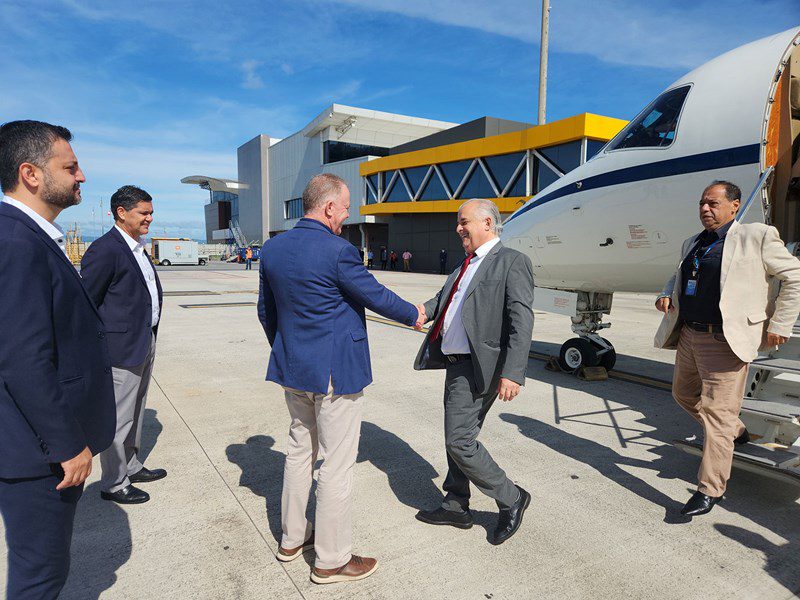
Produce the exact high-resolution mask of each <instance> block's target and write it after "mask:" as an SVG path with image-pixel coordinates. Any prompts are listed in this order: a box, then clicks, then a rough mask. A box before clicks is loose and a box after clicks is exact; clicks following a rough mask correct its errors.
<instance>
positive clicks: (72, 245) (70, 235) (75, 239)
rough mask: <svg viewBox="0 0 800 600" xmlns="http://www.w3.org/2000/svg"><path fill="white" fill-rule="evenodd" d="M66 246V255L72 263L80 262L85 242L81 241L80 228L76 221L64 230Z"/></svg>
mask: <svg viewBox="0 0 800 600" xmlns="http://www.w3.org/2000/svg"><path fill="white" fill-rule="evenodd" d="M65 239H66V248H67V256H68V257H69V260H70V262H72V264H73V265H77V264H80V262H81V259H82V258H83V254H84V252H86V242H84V241H83V236H82V235H81V228H80V226H79V225H78V224H77V223H74V224H73V225H72V227H71V228H70V229H67V232H66V237H65Z"/></svg>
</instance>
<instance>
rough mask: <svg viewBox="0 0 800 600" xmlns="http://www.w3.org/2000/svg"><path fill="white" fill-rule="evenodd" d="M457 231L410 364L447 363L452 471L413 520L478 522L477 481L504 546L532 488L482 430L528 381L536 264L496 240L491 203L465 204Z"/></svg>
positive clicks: (447, 443)
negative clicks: (492, 412) (455, 261)
mask: <svg viewBox="0 0 800 600" xmlns="http://www.w3.org/2000/svg"><path fill="white" fill-rule="evenodd" d="M456 231H457V232H458V234H459V236H460V237H461V240H462V244H463V246H464V251H465V252H466V254H467V256H466V258H465V259H464V261H463V262H462V263H461V265H460V267H459V269H457V270H455V271H453V272H452V273H451V274H450V276H449V277H448V278H447V281H446V282H445V284H444V287H442V289H441V290H440V291H439V293H438V294H436V296H434V297H433V298H431V299H430V300H428V301H427V302H426V303H425V304H424V305H421V306H420V307H419V309H420V312H424V313H425V315H426V321H433V325H432V326H431V328H430V329H429V330H428V334H427V336H426V337H425V341H424V342H423V344H422V347H421V348H420V351H419V354H418V355H417V359H416V361H415V362H414V369H416V370H418V371H419V370H424V369H446V372H445V380H444V438H445V448H446V450H447V467H448V469H447V477H446V478H445V480H444V491H445V493H446V495H445V497H444V500H443V501H442V503H441V504H440V506H438V507H436V508H433V509H431V510H422V511H420V512H419V513H417V519H419V520H420V521H423V522H424V523H430V524H432V525H451V526H453V527H458V528H460V529H468V528H470V527H472V524H473V520H472V513H470V510H469V499H470V483H472V484H473V485H474V486H475V487H477V488H478V489H479V490H480V491H481V492H483V493H484V494H486V495H487V496H489V497H491V498H493V499H494V500H495V502H496V503H497V506H498V508H499V510H500V512H499V518H498V521H497V526H496V527H495V531H494V537H493V538H492V540H491V541H492V543H493V544H502V543H503V542H505V541H506V540H507V539H508V538H510V537H511V536H512V535H514V534H515V533H516V532H517V530H518V529H519V527H520V525H521V523H522V517H523V514H524V513H525V510H526V509H527V508H528V505H529V504H530V501H531V495H530V494H529V493H528V492H527V491H525V490H524V489H523V488H522V487H520V486H518V485H515V484H514V482H513V481H511V479H509V478H508V476H507V475H506V474H505V472H504V471H503V469H501V468H500V466H499V465H498V464H497V463H496V462H495V461H494V459H493V458H492V457H491V456H490V455H489V452H488V451H487V450H486V448H485V447H484V446H483V444H481V443H480V442H479V441H478V434H479V433H480V431H481V428H482V427H483V422H484V420H485V419H486V414H487V413H488V412H489V409H490V408H491V407H492V404H493V403H494V401H495V400H496V399H497V398H500V399H501V400H503V401H504V402H507V401H510V400H513V399H514V398H516V397H517V395H518V394H519V391H520V386H523V385H525V373H526V371H527V368H528V355H529V354H530V349H531V337H532V333H533V309H532V303H533V267H532V266H531V261H530V259H529V258H528V257H527V256H525V255H524V254H522V253H521V252H518V251H516V250H512V249H511V248H506V247H505V246H503V244H502V243H501V242H500V238H498V237H497V236H498V235H499V234H500V232H501V231H502V225H501V224H500V211H499V210H498V208H497V205H496V204H495V203H494V202H492V201H490V200H483V199H474V200H469V201H467V202H465V203H464V204H462V205H461V208H460V209H459V210H458V221H457V227H456ZM483 283H487V285H482V284H483Z"/></svg>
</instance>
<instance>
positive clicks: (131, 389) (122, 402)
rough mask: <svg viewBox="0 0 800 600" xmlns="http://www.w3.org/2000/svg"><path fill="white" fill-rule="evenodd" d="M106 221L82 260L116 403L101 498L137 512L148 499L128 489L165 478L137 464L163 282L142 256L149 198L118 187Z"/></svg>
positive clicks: (102, 460) (149, 220) (150, 208)
mask: <svg viewBox="0 0 800 600" xmlns="http://www.w3.org/2000/svg"><path fill="white" fill-rule="evenodd" d="M111 214H113V215H114V227H112V228H111V229H110V230H109V231H108V233H106V234H105V235H103V236H102V237H100V238H99V239H97V240H96V241H95V242H93V243H92V245H91V246H89V248H88V249H87V250H86V254H84V256H83V259H82V260H81V276H82V277H83V283H84V284H85V285H86V288H87V289H88V290H89V295H90V296H91V297H92V300H94V302H95V304H96V305H97V307H98V309H99V311H100V316H101V317H103V322H104V323H105V324H106V332H107V336H108V350H109V352H110V353H111V364H112V365H113V366H114V368H113V375H114V395H115V397H116V401H117V432H116V434H115V435H114V443H112V444H111V447H110V448H108V449H107V450H105V451H104V452H103V453H102V454H101V455H100V466H101V467H102V469H103V476H102V478H101V479H100V497H101V498H103V500H111V501H113V502H117V503H119V504H141V503H142V502H147V501H148V500H149V499H150V495H149V494H148V493H147V492H145V491H144V490H141V489H139V488H137V487H136V486H134V485H133V484H134V483H149V482H151V481H156V480H158V479H162V478H164V477H166V476H167V472H166V471H165V470H164V469H148V468H146V467H145V466H144V465H143V464H142V463H141V462H140V461H139V458H138V456H137V454H138V452H139V447H140V446H141V440H142V422H143V420H144V409H145V405H146V403H147V389H148V386H149V385H150V378H151V375H152V373H153V361H154V360H155V353H156V334H157V333H158V323H159V319H160V318H161V303H162V302H161V301H162V291H161V282H160V281H159V279H158V275H157V274H156V270H155V267H154V266H153V261H151V260H150V256H149V255H148V254H147V251H146V250H145V249H144V240H145V236H146V235H147V233H148V231H149V230H150V224H151V223H152V222H153V198H152V197H151V196H150V194H148V193H147V192H145V191H144V190H142V189H140V188H137V187H135V186H132V185H125V186H122V187H121V188H119V189H118V190H117V191H116V192H114V193H113V194H112V196H111Z"/></svg>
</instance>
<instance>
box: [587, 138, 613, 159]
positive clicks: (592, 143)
mask: <svg viewBox="0 0 800 600" xmlns="http://www.w3.org/2000/svg"><path fill="white" fill-rule="evenodd" d="M607 143H608V142H598V141H597V140H586V160H589V159H590V158H593V157H594V156H596V155H597V153H598V152H600V150H602V149H603V146H605V145H606V144H607Z"/></svg>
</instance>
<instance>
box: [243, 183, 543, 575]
mask: <svg viewBox="0 0 800 600" xmlns="http://www.w3.org/2000/svg"><path fill="white" fill-rule="evenodd" d="M349 208H350V193H349V190H348V189H347V185H346V184H345V182H344V181H343V180H342V179H341V178H339V177H337V176H335V175H332V174H330V173H324V174H321V175H317V176H315V177H314V178H312V179H311V181H310V182H309V184H308V186H307V187H306V190H305V191H304V192H303V209H304V217H303V218H302V219H300V221H299V222H298V223H297V225H296V226H295V227H294V228H293V229H292V230H290V231H288V232H286V233H283V234H281V235H279V236H277V237H275V238H271V239H270V240H268V241H267V242H266V243H265V244H264V246H263V247H262V250H261V265H260V275H261V279H260V281H261V284H260V290H259V303H258V312H259V318H260V320H261V323H262V325H263V327H264V331H265V333H266V335H267V339H268V340H269V343H270V345H271V346H272V352H271V355H270V361H269V368H268V371H267V380H269V381H274V382H276V383H278V384H280V385H281V386H283V388H284V391H285V397H286V403H287V406H288V409H289V413H290V414H291V416H292V424H291V427H290V430H289V446H288V452H287V457H286V467H285V473H284V487H283V498H282V502H281V505H282V506H283V507H284V514H283V515H282V525H283V536H282V538H281V546H280V548H279V550H278V554H277V558H278V559H279V560H281V561H289V560H294V559H295V558H298V557H299V556H300V555H301V554H302V553H303V551H304V548H308V547H310V546H311V545H313V547H314V550H315V553H316V559H315V561H314V566H313V568H312V571H311V580H312V581H314V582H315V583H321V584H324V583H335V582H339V581H355V580H359V579H363V578H364V577H368V576H369V575H371V574H372V573H373V572H374V571H375V569H376V568H377V564H378V563H377V560H376V559H374V558H367V557H363V556H357V555H354V554H352V547H351V513H350V506H351V503H350V502H349V500H347V499H348V498H349V496H350V493H351V489H352V486H351V484H350V482H351V475H350V474H351V473H352V467H353V465H354V464H355V461H356V457H357V454H358V442H359V437H360V429H361V427H360V423H361V407H362V399H363V396H364V390H365V388H366V387H367V386H368V385H369V384H370V383H371V382H372V371H371V366H370V360H369V344H368V339H367V331H366V328H365V326H364V325H365V315H364V310H365V308H368V309H370V310H371V311H374V312H376V313H378V314H380V315H382V316H384V317H387V318H389V319H392V320H395V321H398V322H401V323H404V324H406V325H409V326H414V327H415V328H416V329H417V330H421V329H422V327H423V325H425V324H426V323H429V322H432V325H431V326H430V328H429V330H428V332H427V334H426V335H425V339H424V341H423V343H422V346H421V348H420V350H419V353H418V355H417V357H416V359H415V361H414V369H415V370H423V369H444V370H445V372H446V375H445V386H444V406H445V408H444V410H445V446H446V450H447V464H448V474H447V478H446V479H445V483H444V491H445V496H444V498H443V500H442V503H441V504H440V505H439V506H438V507H432V509H431V510H427V511H420V512H419V513H418V514H417V515H416V516H417V519H419V520H420V521H423V522H425V523H430V524H434V525H450V526H454V527H458V528H462V529H466V528H469V527H471V526H472V524H473V521H472V514H471V513H470V510H469V498H470V483H473V484H474V485H475V486H476V487H477V488H478V489H480V490H481V491H482V492H483V493H485V494H487V495H488V496H490V497H492V498H494V499H495V501H496V502H497V505H498V508H499V518H498V521H497V527H496V529H495V534H494V537H493V543H495V544H500V543H503V542H504V541H505V540H507V539H508V538H509V537H511V536H512V535H514V533H516V531H517V530H518V528H519V526H520V524H521V522H522V516H523V514H524V512H525V509H526V508H527V507H528V505H529V504H530V500H531V497H530V494H528V492H526V491H525V490H524V489H522V488H521V487H520V486H518V485H515V484H514V483H513V482H512V481H511V480H510V479H509V478H508V477H507V476H506V474H505V473H504V471H503V470H502V469H501V468H500V467H499V466H498V465H497V463H495V461H494V460H493V459H492V457H491V456H490V455H489V453H488V451H487V450H486V448H485V446H483V445H482V444H479V443H478V441H477V437H478V434H479V433H480V430H481V427H482V426H483V422H484V419H485V418H486V415H487V412H488V410H489V408H490V407H491V405H492V404H493V403H494V401H495V400H496V399H497V398H498V397H500V398H501V399H502V400H511V399H513V398H514V397H515V396H517V394H518V393H519V390H520V386H521V385H523V384H524V383H525V372H526V369H527V365H528V353H529V351H530V343H531V337H532V330H533V311H532V307H531V305H532V302H533V269H532V267H531V262H530V260H529V259H528V257H527V256H525V255H523V254H521V253H520V252H517V251H515V250H512V249H510V248H505V247H503V244H502V243H501V242H500V239H499V237H498V235H499V233H500V230H501V229H502V226H501V225H500V213H499V211H498V209H497V206H496V205H495V204H494V203H493V202H491V201H489V200H478V199H476V200H470V201H468V202H465V203H464V204H463V205H462V206H461V208H460V209H459V212H458V221H457V224H456V233H457V234H458V235H459V238H460V239H461V242H462V246H463V248H464V251H465V254H466V256H465V258H464V261H463V263H462V264H461V265H460V267H459V268H458V269H456V270H455V271H454V272H453V273H451V274H450V276H449V277H448V278H447V280H446V282H445V284H444V286H443V287H442V289H441V290H439V292H438V293H437V294H436V295H435V296H434V297H433V298H431V299H430V300H428V301H427V302H425V303H424V304H420V305H417V306H414V305H413V304H411V303H409V302H406V301H405V300H403V299H402V298H400V297H399V296H397V295H396V294H395V293H393V292H392V291H391V290H389V289H387V288H386V287H385V286H383V285H381V284H380V283H379V282H378V281H376V280H375V278H374V277H373V276H372V274H371V273H370V272H369V271H368V270H367V269H366V268H365V267H364V265H363V262H362V260H361V258H360V256H359V255H358V252H357V251H356V249H355V247H354V246H353V245H352V244H350V243H349V242H348V241H346V240H344V239H342V238H341V237H339V234H340V233H341V231H342V226H343V224H344V221H345V220H346V219H347V217H348V216H349ZM298 256H309V257H313V259H310V260H307V261H298V260H297V257H298ZM288 264H292V265H294V266H295V267H294V268H293V269H287V268H286V265H288ZM298 299H301V301H298ZM317 456H321V457H324V458H323V461H322V464H321V466H320V469H319V481H320V482H323V481H324V482H325V485H320V486H319V487H318V488H317V493H316V494H317V507H316V512H315V516H314V518H313V520H310V519H308V518H307V516H306V505H307V501H308V497H309V494H310V490H311V485H312V477H311V474H312V472H311V470H310V469H308V468H306V466H307V465H309V464H313V463H314V462H315V461H316V460H317Z"/></svg>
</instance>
